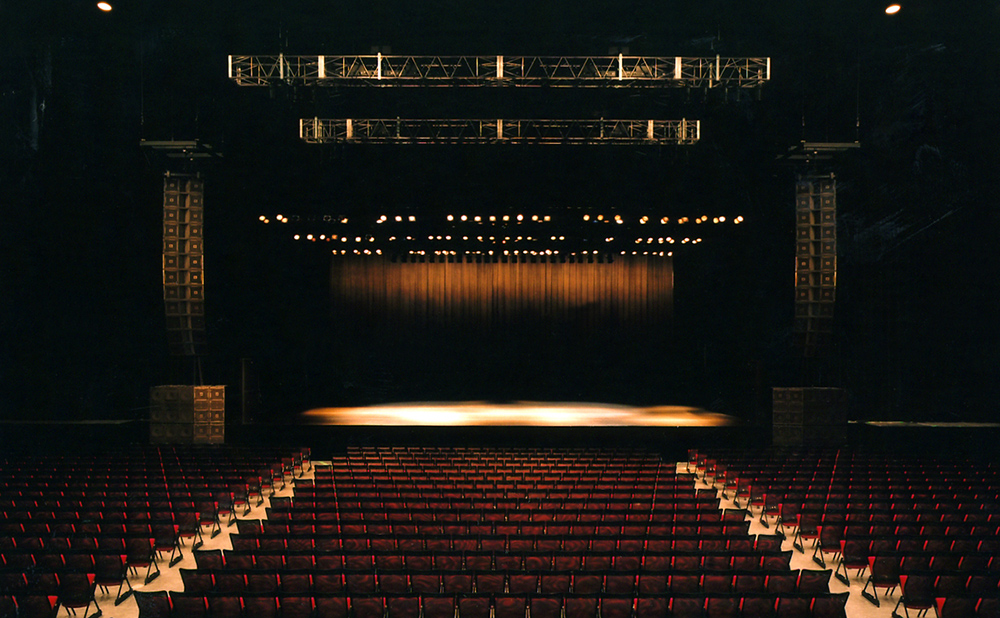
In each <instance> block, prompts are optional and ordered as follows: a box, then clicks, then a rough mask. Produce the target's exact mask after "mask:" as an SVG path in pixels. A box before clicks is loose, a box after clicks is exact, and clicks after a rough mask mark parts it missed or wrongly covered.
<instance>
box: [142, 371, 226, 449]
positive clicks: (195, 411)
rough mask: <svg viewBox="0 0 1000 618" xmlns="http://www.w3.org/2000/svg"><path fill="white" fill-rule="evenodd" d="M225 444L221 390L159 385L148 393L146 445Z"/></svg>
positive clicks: (222, 390)
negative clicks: (147, 435) (147, 441)
mask: <svg viewBox="0 0 1000 618" xmlns="http://www.w3.org/2000/svg"><path fill="white" fill-rule="evenodd" d="M225 441H226V387H225V386H186V385H163V386H154V387H152V388H151V389H149V442H150V444H223V443H225Z"/></svg>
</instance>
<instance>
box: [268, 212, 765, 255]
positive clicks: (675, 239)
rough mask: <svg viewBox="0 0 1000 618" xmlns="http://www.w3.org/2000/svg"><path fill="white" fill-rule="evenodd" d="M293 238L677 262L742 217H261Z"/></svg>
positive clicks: (333, 247)
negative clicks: (675, 259)
mask: <svg viewBox="0 0 1000 618" xmlns="http://www.w3.org/2000/svg"><path fill="white" fill-rule="evenodd" d="M259 219H260V221H261V222H262V223H264V224H271V223H276V224H278V226H279V228H280V229H281V233H282V235H283V236H286V237H287V238H289V239H290V240H292V241H295V242H302V243H315V244H318V245H322V246H324V247H326V248H327V249H328V250H330V251H331V252H332V253H333V254H334V255H367V256H391V257H394V258H398V257H400V256H427V257H440V258H454V257H461V256H466V257H469V256H485V257H495V258H508V257H509V258H520V259H534V258H548V259H557V260H562V259H568V258H576V257H580V256H586V257H587V258H588V259H592V258H593V257H594V256H605V257H613V256H626V255H633V256H638V255H644V256H651V257H672V256H673V252H674V251H676V250H679V249H684V248H687V247H691V246H694V245H698V244H701V243H702V242H703V241H704V240H705V239H706V238H711V237H714V236H716V235H718V234H719V233H721V232H723V230H724V228H728V227H731V226H740V225H741V224H743V223H744V221H745V220H744V218H743V217H742V216H740V215H737V216H730V217H726V216H724V215H720V216H713V217H709V216H708V215H701V216H697V217H692V216H684V217H679V218H671V217H666V216H654V215H623V214H615V213H610V212H609V213H596V212H588V213H585V214H579V213H578V214H575V215H567V214H565V213H564V214H561V215H551V214H549V215H544V214H531V215H526V214H523V213H503V214H489V215H486V214H482V215H471V214H448V215H434V216H427V215H422V216H420V217H417V216H415V215H400V214H397V215H380V216H378V217H377V218H376V217H373V216H371V215H357V214H353V215H350V216H347V215H342V214H340V215H323V216H305V217H304V216H299V215H284V214H277V215H273V216H272V215H261V216H260V217H259Z"/></svg>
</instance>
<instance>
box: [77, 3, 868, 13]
mask: <svg viewBox="0 0 1000 618" xmlns="http://www.w3.org/2000/svg"><path fill="white" fill-rule="evenodd" d="M97 8H99V9H101V10H102V11H104V12H105V13H110V12H111V4H110V3H108V2H98V3H97ZM886 11H888V9H886Z"/></svg>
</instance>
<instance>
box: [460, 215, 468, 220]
mask: <svg viewBox="0 0 1000 618" xmlns="http://www.w3.org/2000/svg"><path fill="white" fill-rule="evenodd" d="M460 218H461V219H462V221H468V220H469V216H468V215H462V216H461V217H460Z"/></svg>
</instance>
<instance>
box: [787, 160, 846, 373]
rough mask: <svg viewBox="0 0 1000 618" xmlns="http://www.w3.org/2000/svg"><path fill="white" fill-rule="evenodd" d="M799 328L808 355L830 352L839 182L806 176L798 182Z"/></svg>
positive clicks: (797, 263)
mask: <svg viewBox="0 0 1000 618" xmlns="http://www.w3.org/2000/svg"><path fill="white" fill-rule="evenodd" d="M795 235H796V245H795V327H794V332H795V336H796V341H797V342H798V344H799V345H800V346H801V348H802V351H803V353H804V355H805V356H822V355H824V354H826V353H827V352H828V351H829V348H830V345H831V339H832V333H833V315H834V311H833V310H834V303H835V301H836V293H837V181H836V179H835V178H834V176H833V174H830V175H828V176H802V177H800V178H799V179H798V180H797V181H796V183H795Z"/></svg>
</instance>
